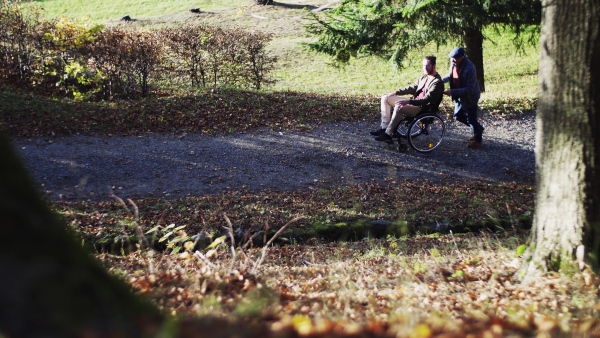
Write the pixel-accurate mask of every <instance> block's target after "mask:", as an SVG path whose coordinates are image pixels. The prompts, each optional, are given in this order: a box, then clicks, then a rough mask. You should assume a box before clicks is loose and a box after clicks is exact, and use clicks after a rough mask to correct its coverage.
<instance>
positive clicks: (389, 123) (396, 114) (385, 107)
mask: <svg viewBox="0 0 600 338" xmlns="http://www.w3.org/2000/svg"><path fill="white" fill-rule="evenodd" d="M402 99H408V97H402V96H398V95H390V94H385V95H383V96H382V97H381V128H382V129H385V133H386V134H388V135H392V134H393V133H394V132H395V131H396V129H397V128H398V124H400V121H402V119H403V118H404V117H405V116H410V117H414V116H417V114H418V113H419V112H420V111H421V107H417V106H413V105H410V104H407V105H404V106H400V105H396V102H398V101H400V100H402ZM392 108H393V113H392Z"/></svg>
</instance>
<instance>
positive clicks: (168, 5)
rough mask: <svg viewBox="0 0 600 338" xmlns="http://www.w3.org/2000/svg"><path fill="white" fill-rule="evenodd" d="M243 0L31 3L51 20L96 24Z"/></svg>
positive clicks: (218, 6)
mask: <svg viewBox="0 0 600 338" xmlns="http://www.w3.org/2000/svg"><path fill="white" fill-rule="evenodd" d="M246 2H247V1H244V0H240V1H238V0H219V1H213V0H194V1H186V0H169V1H160V0H120V1H109V0H99V1H88V0H38V1H32V2H30V3H28V5H37V6H40V7H42V8H43V9H44V11H45V12H46V14H47V15H48V17H60V16H66V17H69V18H73V19H82V18H88V17H89V18H91V19H92V20H94V21H96V22H101V23H104V22H110V21H113V20H119V19H120V18H121V17H123V16H125V15H129V16H130V17H132V18H135V19H150V18H156V17H160V16H164V15H170V14H175V13H180V12H186V11H189V10H190V9H191V8H201V9H202V10H204V11H222V10H227V9H231V8H235V7H237V6H240V5H243V4H245V3H246Z"/></svg>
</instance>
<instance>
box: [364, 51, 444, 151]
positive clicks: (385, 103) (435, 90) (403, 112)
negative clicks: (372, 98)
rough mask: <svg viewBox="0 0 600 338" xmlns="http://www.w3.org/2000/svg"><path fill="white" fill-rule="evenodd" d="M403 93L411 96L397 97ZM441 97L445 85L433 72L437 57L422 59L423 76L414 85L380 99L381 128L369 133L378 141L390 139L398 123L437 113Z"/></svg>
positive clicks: (435, 72) (434, 71)
mask: <svg viewBox="0 0 600 338" xmlns="http://www.w3.org/2000/svg"><path fill="white" fill-rule="evenodd" d="M405 94H411V96H410V97H403V96H400V95H405ZM443 96H444V82H443V81H442V77H441V76H440V75H439V74H438V73H437V71H436V57H435V56H426V57H425V58H424V59H423V75H422V76H421V77H420V78H419V79H418V80H417V82H415V83H414V84H412V85H411V86H408V87H406V88H401V89H398V90H397V91H395V92H393V93H389V94H385V95H383V96H382V97H381V128H380V129H377V130H373V131H371V132H370V134H371V135H373V136H375V140H377V141H390V140H392V138H393V137H394V136H395V133H396V129H397V128H398V125H399V124H400V121H402V120H403V119H404V118H405V117H415V116H417V115H418V114H419V113H422V112H430V113H435V112H437V110H438V107H439V105H440V103H441V102H442V99H443ZM392 108H393V113H392Z"/></svg>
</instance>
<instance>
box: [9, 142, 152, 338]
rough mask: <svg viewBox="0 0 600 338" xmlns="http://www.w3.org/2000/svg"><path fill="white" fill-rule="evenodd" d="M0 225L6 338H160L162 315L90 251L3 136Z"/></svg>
mask: <svg viewBox="0 0 600 338" xmlns="http://www.w3.org/2000/svg"><path fill="white" fill-rule="evenodd" d="M0 220H1V221H2V224H1V226H0V239H2V244H1V245H0V276H2V277H1V278H0V304H2V306H0V336H2V335H7V336H8V337H41V336H44V337H76V336H108V335H111V336H127V337H138V336H147V335H155V334H156V333H157V331H158V328H159V326H160V323H161V315H160V313H159V312H158V310H157V309H156V308H155V307H154V306H153V305H151V304H150V303H149V302H148V301H145V300H143V299H141V298H139V297H137V296H135V295H134V294H133V293H131V291H130V289H129V287H128V286H127V284H126V283H125V282H123V281H121V280H118V279H116V278H115V277H112V276H111V275H109V274H108V273H107V272H106V271H105V269H104V268H103V267H102V266H101V265H100V264H99V263H98V262H97V261H96V260H95V259H94V258H93V257H92V256H91V255H90V254H88V252H86V251H85V250H84V249H83V247H82V245H81V243H78V241H77V240H76V239H75V237H73V236H72V234H71V233H70V231H69V229H68V228H67V226H66V225H65V224H64V221H63V220H62V219H61V218H59V217H58V216H57V215H55V214H54V213H53V212H51V211H50V209H49V208H48V207H47V206H46V204H45V203H44V202H43V201H42V200H41V198H40V197H39V196H38V193H37V191H36V190H35V189H34V188H33V184H32V181H31V180H30V179H29V178H28V176H27V174H26V171H25V169H24V168H23V166H22V165H21V164H20V162H19V159H18V158H17V156H16V155H15V153H14V152H13V151H12V149H11V148H10V146H9V142H8V140H6V139H5V138H4V137H2V136H1V135H0Z"/></svg>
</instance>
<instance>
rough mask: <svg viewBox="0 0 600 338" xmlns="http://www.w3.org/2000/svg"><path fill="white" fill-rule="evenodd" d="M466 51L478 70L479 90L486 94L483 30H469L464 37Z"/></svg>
mask: <svg viewBox="0 0 600 338" xmlns="http://www.w3.org/2000/svg"><path fill="white" fill-rule="evenodd" d="M464 40H465V50H466V52H467V56H468V58H469V60H471V62H473V64H474V65H475V70H477V82H479V89H481V91H482V92H485V74H484V69H483V33H482V32H481V28H467V30H466V32H465V36H464Z"/></svg>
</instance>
